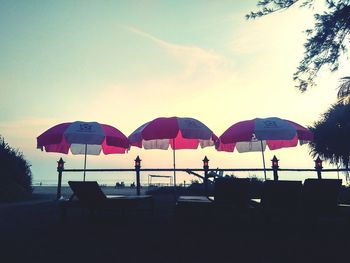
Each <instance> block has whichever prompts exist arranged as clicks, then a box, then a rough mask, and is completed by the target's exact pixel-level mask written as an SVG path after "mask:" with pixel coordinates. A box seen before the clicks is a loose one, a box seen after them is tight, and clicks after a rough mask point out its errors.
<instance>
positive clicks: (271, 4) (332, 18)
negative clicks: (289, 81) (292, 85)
mask: <svg viewBox="0 0 350 263" xmlns="http://www.w3.org/2000/svg"><path fill="white" fill-rule="evenodd" d="M324 2H325V5H326V11H325V12H324V13H322V14H318V13H316V14H315V25H314V28H313V29H308V30H306V34H307V39H306V42H305V43H304V47H305V52H304V58H303V59H302V60H301V61H300V63H299V66H298V68H297V70H296V72H295V73H294V80H295V81H296V83H297V84H296V86H297V87H298V88H299V90H301V91H302V92H304V91H306V90H307V89H308V88H310V87H312V86H314V85H315V78H316V77H317V74H318V72H319V70H320V69H321V68H322V67H324V66H326V67H328V68H329V70H330V71H336V70H338V67H339V58H340V57H341V55H345V54H346V53H347V48H348V46H349V31H350V0H325V1H324ZM314 3H315V0H262V1H258V4H257V5H258V7H260V10H259V11H257V12H251V13H250V14H248V15H246V17H247V18H248V19H254V18H257V17H261V16H264V15H267V14H271V13H274V12H276V11H280V10H284V9H288V8H289V7H291V6H293V5H296V4H298V5H299V6H300V7H308V8H311V7H313V5H314Z"/></svg>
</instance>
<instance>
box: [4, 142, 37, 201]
mask: <svg viewBox="0 0 350 263" xmlns="http://www.w3.org/2000/svg"><path fill="white" fill-rule="evenodd" d="M30 166H31V165H30V164H29V163H28V162H27V161H26V160H25V158H24V156H23V153H22V152H20V151H19V150H18V149H13V148H12V147H10V146H9V145H8V144H7V143H6V142H5V140H4V138H3V137H1V136H0V169H1V170H0V201H14V200H20V199H26V198H29V197H30V195H31V193H32V186H31V185H32V172H31V170H30Z"/></svg>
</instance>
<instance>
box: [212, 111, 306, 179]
mask: <svg viewBox="0 0 350 263" xmlns="http://www.w3.org/2000/svg"><path fill="white" fill-rule="evenodd" d="M312 140H313V133H312V132H311V131H310V130H308V129H307V128H305V127H303V126H301V125H300V124H297V123H295V122H292V121H289V120H284V119H280V118H277V117H270V118H256V119H253V120H246V121H241V122H237V123H235V124H233V125H232V126H231V127H229V128H228V129H227V130H226V131H225V132H224V133H223V134H222V135H221V136H220V137H219V140H218V143H217V144H216V149H217V150H218V151H226V152H233V151H234V149H235V148H236V149H237V151H238V152H240V153H241V152H258V151H259V152H260V151H261V152H262V156H263V165H264V174H265V179H266V171H265V158H264V151H265V149H266V145H267V146H268V147H269V149H270V150H277V149H281V148H287V147H295V146H297V145H298V141H299V143H300V145H302V144H305V143H308V142H309V141H312Z"/></svg>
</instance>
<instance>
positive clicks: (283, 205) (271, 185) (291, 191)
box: [261, 181, 302, 212]
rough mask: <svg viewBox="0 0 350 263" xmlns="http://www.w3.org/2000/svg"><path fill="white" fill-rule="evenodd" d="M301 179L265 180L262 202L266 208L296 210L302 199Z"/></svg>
mask: <svg viewBox="0 0 350 263" xmlns="http://www.w3.org/2000/svg"><path fill="white" fill-rule="evenodd" d="M301 191H302V183H301V181H265V182H264V185H263V190H262V197H261V204H262V206H263V208H264V209H266V210H285V211H289V212H292V211H296V210H297V209H298V208H299V205H300V200H301Z"/></svg>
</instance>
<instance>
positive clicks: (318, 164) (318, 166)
mask: <svg viewBox="0 0 350 263" xmlns="http://www.w3.org/2000/svg"><path fill="white" fill-rule="evenodd" d="M314 162H315V169H316V171H317V177H318V179H322V176H321V171H322V169H323V166H322V160H321V158H320V156H318V157H317V159H316V160H314Z"/></svg>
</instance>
